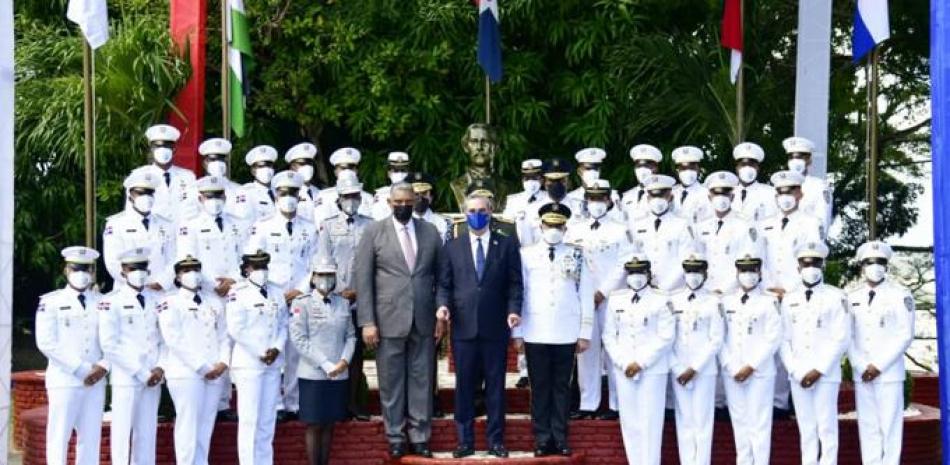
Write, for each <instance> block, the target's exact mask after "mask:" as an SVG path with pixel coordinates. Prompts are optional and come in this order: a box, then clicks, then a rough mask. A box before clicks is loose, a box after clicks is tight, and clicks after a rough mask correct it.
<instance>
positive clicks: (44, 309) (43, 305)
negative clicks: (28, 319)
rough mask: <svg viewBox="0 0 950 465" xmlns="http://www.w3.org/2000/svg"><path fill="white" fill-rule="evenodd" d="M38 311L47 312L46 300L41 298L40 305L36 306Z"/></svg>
mask: <svg viewBox="0 0 950 465" xmlns="http://www.w3.org/2000/svg"><path fill="white" fill-rule="evenodd" d="M99 305H100V306H101V305H102V304H99ZM36 311H38V312H45V311H46V302H43V301H42V300H41V301H40V305H39V306H38V307H36Z"/></svg>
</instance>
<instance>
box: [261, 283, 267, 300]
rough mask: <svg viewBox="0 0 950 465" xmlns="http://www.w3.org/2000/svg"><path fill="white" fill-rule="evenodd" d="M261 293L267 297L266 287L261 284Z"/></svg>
mask: <svg viewBox="0 0 950 465" xmlns="http://www.w3.org/2000/svg"><path fill="white" fill-rule="evenodd" d="M261 295H262V296H264V298H265V299H266V298H267V288H266V287H264V286H261Z"/></svg>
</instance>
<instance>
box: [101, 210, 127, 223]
mask: <svg viewBox="0 0 950 465" xmlns="http://www.w3.org/2000/svg"><path fill="white" fill-rule="evenodd" d="M124 214H125V210H123V211H120V212H119V213H116V214H113V215H109V216H107V217H106V226H108V222H110V221H118V220H119V219H121V218H122V215H124Z"/></svg>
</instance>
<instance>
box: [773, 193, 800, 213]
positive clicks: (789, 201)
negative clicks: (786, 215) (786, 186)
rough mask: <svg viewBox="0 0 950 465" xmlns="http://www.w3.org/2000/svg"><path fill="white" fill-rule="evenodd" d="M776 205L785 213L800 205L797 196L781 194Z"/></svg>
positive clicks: (776, 198) (776, 200) (777, 197)
mask: <svg viewBox="0 0 950 465" xmlns="http://www.w3.org/2000/svg"><path fill="white" fill-rule="evenodd" d="M775 203H776V204H777V205H778V208H780V209H781V210H782V211H783V212H787V211H791V210H792V209H794V208H795V205H796V204H797V203H798V201H797V200H795V196H794V195H791V194H781V195H778V196H776V197H775Z"/></svg>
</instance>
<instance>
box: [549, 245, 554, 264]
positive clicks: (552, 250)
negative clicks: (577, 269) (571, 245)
mask: <svg viewBox="0 0 950 465" xmlns="http://www.w3.org/2000/svg"><path fill="white" fill-rule="evenodd" d="M548 260H551V261H552V262H553V261H554V247H553V246H552V247H548Z"/></svg>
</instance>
